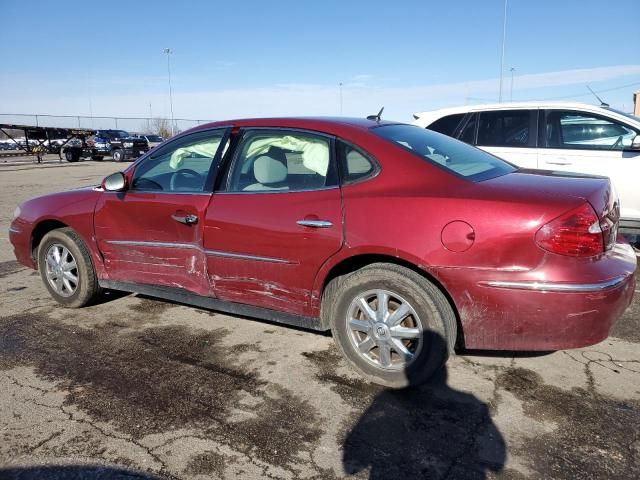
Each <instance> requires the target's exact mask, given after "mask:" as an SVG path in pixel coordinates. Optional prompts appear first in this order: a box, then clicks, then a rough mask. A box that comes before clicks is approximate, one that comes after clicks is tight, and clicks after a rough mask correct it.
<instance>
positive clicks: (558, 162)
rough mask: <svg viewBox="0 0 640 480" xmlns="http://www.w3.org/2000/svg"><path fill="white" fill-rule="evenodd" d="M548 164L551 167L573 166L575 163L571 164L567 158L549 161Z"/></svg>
mask: <svg viewBox="0 0 640 480" xmlns="http://www.w3.org/2000/svg"><path fill="white" fill-rule="evenodd" d="M547 163H549V164H551V165H571V164H572V163H573V162H569V161H568V160H567V159H566V158H558V159H557V160H547Z"/></svg>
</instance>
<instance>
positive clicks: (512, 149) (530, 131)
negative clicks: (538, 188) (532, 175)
mask: <svg viewBox="0 0 640 480" xmlns="http://www.w3.org/2000/svg"><path fill="white" fill-rule="evenodd" d="M537 113H538V111H537V110H525V109H521V110H495V111H485V112H480V113H479V114H477V117H476V118H475V121H477V122H478V135H477V141H476V146H477V147H478V148H481V149H482V150H484V151H486V152H489V153H492V154H493V155H495V156H497V157H500V158H503V159H505V160H507V161H508V162H511V163H513V164H515V165H517V166H519V167H522V168H537V166H538V153H537V149H536V138H535V137H536V134H535V132H536V121H537Z"/></svg>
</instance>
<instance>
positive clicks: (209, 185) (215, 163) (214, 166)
mask: <svg viewBox="0 0 640 480" xmlns="http://www.w3.org/2000/svg"><path fill="white" fill-rule="evenodd" d="M215 131H223V134H222V139H221V140H220V146H219V147H218V151H217V152H216V154H215V156H214V157H213V160H212V161H211V165H210V166H209V171H208V172H207V178H206V179H205V181H204V187H203V189H202V192H172V191H165V190H141V189H136V188H134V187H133V180H134V177H135V174H136V170H137V169H138V168H140V166H141V165H142V164H144V163H145V162H147V161H149V160H152V159H154V158H157V157H159V156H161V155H165V154H166V152H167V151H170V150H172V149H175V144H176V143H178V142H182V141H183V140H184V139H186V138H190V137H193V136H196V135H202V134H204V133H210V132H215ZM230 134H231V127H229V126H224V127H212V128H205V129H202V130H197V131H195V132H189V133H185V134H184V135H179V136H177V137H176V138H173V139H171V140H169V141H168V142H167V143H164V144H163V145H162V147H161V148H158V149H152V150H149V154H148V155H145V156H144V157H142V158H141V159H140V161H138V162H136V163H135V164H134V165H133V169H132V172H131V177H130V178H131V186H130V187H129V188H128V189H127V192H131V193H154V194H164V195H211V194H212V193H213V185H214V183H215V179H216V176H217V174H218V171H219V170H220V162H221V158H220V157H221V154H222V151H223V150H224V147H223V145H225V144H226V142H227V141H229V136H230ZM203 136H204V135H203Z"/></svg>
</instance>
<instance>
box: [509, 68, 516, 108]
mask: <svg viewBox="0 0 640 480" xmlns="http://www.w3.org/2000/svg"><path fill="white" fill-rule="evenodd" d="M509 71H510V72H511V87H510V88H509V101H510V102H513V72H515V71H516V69H515V68H514V67H511V69H510V70H509Z"/></svg>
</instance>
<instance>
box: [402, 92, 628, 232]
mask: <svg viewBox="0 0 640 480" xmlns="http://www.w3.org/2000/svg"><path fill="white" fill-rule="evenodd" d="M414 118H415V119H416V121H415V122H414V123H415V124H416V125H419V126H421V127H424V128H428V129H430V130H435V131H437V132H440V133H444V134H445V135H449V136H451V137H454V138H457V139H459V140H462V141H464V142H467V143H470V144H472V145H475V146H477V147H478V148H481V149H482V150H485V151H487V152H490V153H492V154H494V155H496V156H498V157H501V158H504V159H505V160H507V161H509V162H511V163H513V164H515V165H517V166H519V167H522V168H537V169H543V170H555V171H559V170H561V171H569V172H578V173H587V174H593V175H602V176H607V177H609V178H610V179H611V181H612V183H613V185H614V187H615V189H616V191H617V193H618V196H619V198H620V210H621V211H620V215H621V221H620V230H621V231H622V232H623V233H625V234H626V235H628V236H630V237H631V236H633V237H635V239H636V240H637V239H638V238H639V237H638V236H640V118H638V117H635V116H633V115H628V114H626V113H622V112H619V111H616V110H614V109H611V108H608V107H605V106H602V107H596V106H593V105H587V104H583V103H569V102H562V103H560V102H526V103H499V104H492V105H474V106H466V107H457V108H447V109H442V110H435V111H431V112H423V113H416V114H415V115H414Z"/></svg>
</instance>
